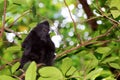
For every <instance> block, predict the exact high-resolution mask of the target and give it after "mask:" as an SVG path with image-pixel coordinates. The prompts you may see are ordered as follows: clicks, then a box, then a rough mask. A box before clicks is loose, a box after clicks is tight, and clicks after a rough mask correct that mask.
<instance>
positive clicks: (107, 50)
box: [95, 47, 111, 54]
mask: <svg viewBox="0 0 120 80" xmlns="http://www.w3.org/2000/svg"><path fill="white" fill-rule="evenodd" d="M110 50H111V49H110V48H109V47H99V48H97V49H96V50H95V51H96V52H97V53H100V54H104V53H108V52H109V51H110Z"/></svg>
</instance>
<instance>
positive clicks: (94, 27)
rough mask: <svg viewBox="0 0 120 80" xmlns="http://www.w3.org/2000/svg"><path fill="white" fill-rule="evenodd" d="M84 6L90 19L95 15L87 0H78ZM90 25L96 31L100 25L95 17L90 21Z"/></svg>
mask: <svg viewBox="0 0 120 80" xmlns="http://www.w3.org/2000/svg"><path fill="white" fill-rule="evenodd" d="M78 1H79V2H80V3H81V4H82V6H83V9H84V11H85V13H86V15H87V17H88V19H90V18H91V17H93V16H94V14H93V12H92V10H91V9H90V7H89V5H88V3H87V1H86V0H78ZM88 23H89V25H90V26H91V28H92V30H93V31H96V30H97V27H98V24H97V23H96V20H95V19H92V20H90V21H88Z"/></svg>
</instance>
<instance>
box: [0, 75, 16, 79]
mask: <svg viewBox="0 0 120 80" xmlns="http://www.w3.org/2000/svg"><path fill="white" fill-rule="evenodd" d="M0 80H17V79H14V78H12V77H10V76H7V75H0Z"/></svg>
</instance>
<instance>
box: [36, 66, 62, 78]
mask: <svg viewBox="0 0 120 80" xmlns="http://www.w3.org/2000/svg"><path fill="white" fill-rule="evenodd" d="M39 73H40V75H41V77H40V78H39V79H38V80H63V75H62V73H61V72H60V70H59V69H57V68H56V67H43V68H41V69H39Z"/></svg>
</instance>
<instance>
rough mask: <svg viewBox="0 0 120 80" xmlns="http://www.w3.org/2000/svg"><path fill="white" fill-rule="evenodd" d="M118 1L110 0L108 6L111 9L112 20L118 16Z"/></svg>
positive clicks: (119, 1)
mask: <svg viewBox="0 0 120 80" xmlns="http://www.w3.org/2000/svg"><path fill="white" fill-rule="evenodd" d="M119 4H120V0H111V2H110V5H108V6H109V7H110V8H111V10H110V11H111V13H112V15H113V17H114V18H117V17H118V16H120V5H119ZM113 8H116V9H115V10H114V9H113Z"/></svg>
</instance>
